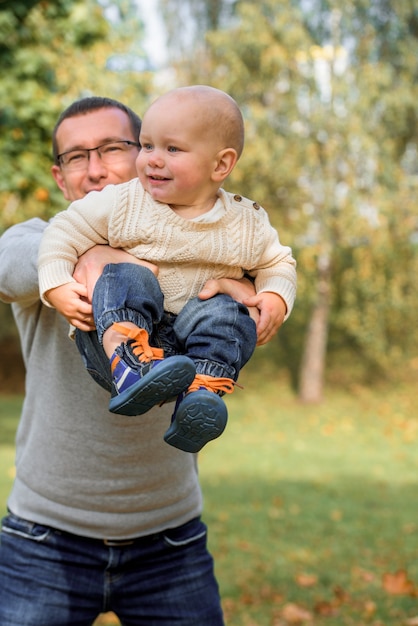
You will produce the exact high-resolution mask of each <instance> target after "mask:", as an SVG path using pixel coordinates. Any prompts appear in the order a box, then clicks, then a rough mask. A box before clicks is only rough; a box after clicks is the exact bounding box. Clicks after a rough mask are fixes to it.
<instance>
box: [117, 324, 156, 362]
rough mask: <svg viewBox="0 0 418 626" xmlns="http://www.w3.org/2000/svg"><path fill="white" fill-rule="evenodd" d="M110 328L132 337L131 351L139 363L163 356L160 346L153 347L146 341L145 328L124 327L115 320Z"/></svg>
mask: <svg viewBox="0 0 418 626" xmlns="http://www.w3.org/2000/svg"><path fill="white" fill-rule="evenodd" d="M112 328H113V329H114V330H116V331H117V332H118V333H121V334H122V335H125V336H126V338H127V339H132V340H133V341H132V343H131V346H132V352H133V354H134V355H135V356H136V357H137V358H138V360H139V361H141V363H149V362H150V361H152V360H154V359H155V360H161V359H163V358H164V350H163V349H162V348H153V347H152V346H150V345H149V342H148V336H149V335H148V333H147V331H146V330H145V328H126V326H123V325H122V324H118V323H117V322H115V323H114V324H113V325H112Z"/></svg>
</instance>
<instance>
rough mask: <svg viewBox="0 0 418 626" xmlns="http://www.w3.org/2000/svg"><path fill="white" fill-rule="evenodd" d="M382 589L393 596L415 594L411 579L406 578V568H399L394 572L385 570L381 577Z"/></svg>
mask: <svg viewBox="0 0 418 626" xmlns="http://www.w3.org/2000/svg"><path fill="white" fill-rule="evenodd" d="M382 584H383V589H384V590H385V591H386V592H387V593H390V594H391V595H394V596H413V595H416V588H415V585H414V583H413V582H412V581H411V580H408V575H407V573H406V570H404V569H400V570H398V571H397V572H395V573H394V574H390V573H389V572H386V573H385V574H383V579H382Z"/></svg>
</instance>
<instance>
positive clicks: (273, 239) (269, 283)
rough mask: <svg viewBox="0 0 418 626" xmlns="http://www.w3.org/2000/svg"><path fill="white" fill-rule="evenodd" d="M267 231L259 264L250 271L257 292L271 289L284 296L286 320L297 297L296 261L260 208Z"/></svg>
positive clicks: (264, 235)
mask: <svg viewBox="0 0 418 626" xmlns="http://www.w3.org/2000/svg"><path fill="white" fill-rule="evenodd" d="M260 211H261V212H262V214H263V216H264V217H265V220H263V222H264V224H263V226H264V229H265V232H264V234H263V239H264V247H263V251H262V253H261V255H260V258H259V259H258V263H257V266H256V267H255V268H252V269H251V270H250V271H249V272H248V273H249V274H250V276H253V277H254V278H255V288H256V292H257V293H262V292H263V291H271V292H273V293H277V294H278V295H279V296H281V297H282V298H283V300H284V301H285V303H286V306H287V312H286V317H285V320H286V319H287V318H288V317H289V315H290V313H291V311H292V309H293V305H294V302H295V298H296V287H297V275H296V261H295V259H294V258H293V256H292V250H291V248H290V247H289V246H283V245H282V244H281V243H280V240H279V234H278V232H277V231H276V230H275V229H274V228H273V227H272V226H271V225H270V222H269V220H268V216H267V213H266V212H265V211H264V209H261V208H260Z"/></svg>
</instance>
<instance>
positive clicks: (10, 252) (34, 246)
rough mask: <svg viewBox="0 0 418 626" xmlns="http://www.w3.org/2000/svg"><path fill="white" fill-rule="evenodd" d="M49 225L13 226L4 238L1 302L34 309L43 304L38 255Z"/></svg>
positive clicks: (37, 222) (1, 239)
mask: <svg viewBox="0 0 418 626" xmlns="http://www.w3.org/2000/svg"><path fill="white" fill-rule="evenodd" d="M47 225H48V224H47V222H44V221H43V220H41V219H39V218H34V219H31V220H28V221H27V222H22V223H21V224H16V225H15V226H11V227H10V228H9V229H8V230H6V232H5V233H4V234H3V235H2V236H1V237H0V299H1V300H3V301H4V302H9V303H11V302H20V303H22V304H25V305H28V306H29V305H31V304H33V303H34V302H36V301H38V300H39V287H38V251H39V244H40V242H41V239H42V234H43V232H44V230H45V228H46V227H47Z"/></svg>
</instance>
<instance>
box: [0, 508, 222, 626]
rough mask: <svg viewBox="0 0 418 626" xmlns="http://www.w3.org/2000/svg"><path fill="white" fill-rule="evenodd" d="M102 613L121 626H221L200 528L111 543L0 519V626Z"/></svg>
mask: <svg viewBox="0 0 418 626" xmlns="http://www.w3.org/2000/svg"><path fill="white" fill-rule="evenodd" d="M106 611H114V612H115V613H116V615H117V616H118V617H119V620H120V622H121V623H122V625H123V626H153V625H155V626H157V625H158V626H174V624H176V625H178V626H197V625H199V626H223V624H224V621H223V617H222V609H221V605H220V598H219V591H218V586H217V582H216V579H215V577H214V572H213V560H212V557H211V555H210V554H209V552H208V550H207V547H206V526H205V524H204V523H203V522H202V521H200V519H194V520H191V521H190V522H188V523H186V524H184V525H183V526H180V527H179V528H175V529H170V530H166V531H163V532H160V533H157V534H155V535H151V536H148V537H143V538H140V539H137V540H133V541H131V542H127V543H126V545H123V544H120V545H117V544H116V542H115V545H112V542H107V543H106V542H105V541H102V540H99V539H88V538H83V537H77V536H75V535H71V534H68V533H64V532H60V531H58V530H54V529H52V528H49V527H46V526H41V525H39V524H33V523H31V522H28V521H25V520H22V519H20V518H18V517H16V516H15V515H12V514H11V515H9V516H7V517H6V518H4V520H3V528H2V534H1V542H0V624H1V626H91V624H92V623H93V622H94V620H95V619H96V617H97V616H98V615H99V614H100V613H101V612H106Z"/></svg>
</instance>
